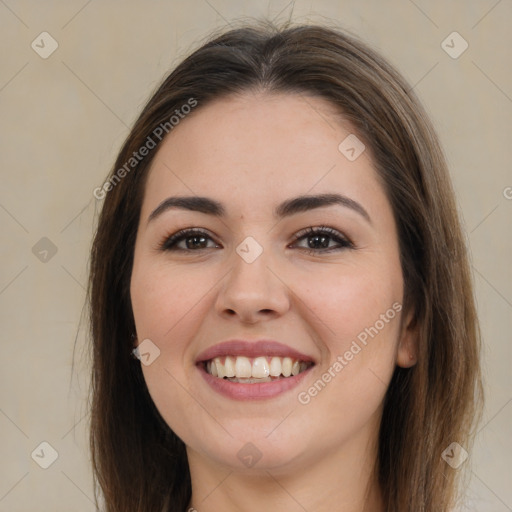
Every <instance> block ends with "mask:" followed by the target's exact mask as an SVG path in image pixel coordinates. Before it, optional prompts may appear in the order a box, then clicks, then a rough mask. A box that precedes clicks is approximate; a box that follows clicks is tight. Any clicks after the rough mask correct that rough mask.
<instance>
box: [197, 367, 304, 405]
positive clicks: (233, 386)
mask: <svg viewBox="0 0 512 512" xmlns="http://www.w3.org/2000/svg"><path fill="white" fill-rule="evenodd" d="M197 368H198V370H199V371H200V372H201V375H202V376H203V378H204V380H205V381H206V382H207V383H208V384H209V385H210V387H211V388H212V389H213V390H214V391H217V393H220V394H221V395H224V396H227V397H228V398H231V399H233V400H262V399H265V398H272V397H274V396H277V395H280V394H282V393H285V392H286V391H289V390H290V389H293V388H294V387H295V386H298V385H299V384H300V382H301V381H302V380H303V379H304V378H305V377H306V375H307V373H308V372H309V371H310V370H311V368H313V367H310V368H308V369H307V370H304V371H303V372H301V373H299V374H298V375H295V376H293V377H285V378H281V379H278V380H275V381H273V382H262V383H261V384H258V383H253V384H242V383H240V382H230V381H229V380H226V379H219V378H218V377H214V376H213V375H210V374H209V373H208V372H207V371H206V370H205V369H204V367H203V365H201V364H200V365H198V366H197Z"/></svg>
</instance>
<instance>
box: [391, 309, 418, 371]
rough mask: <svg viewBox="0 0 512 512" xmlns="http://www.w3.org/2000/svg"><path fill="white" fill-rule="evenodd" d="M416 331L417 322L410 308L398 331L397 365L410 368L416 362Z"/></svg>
mask: <svg viewBox="0 0 512 512" xmlns="http://www.w3.org/2000/svg"><path fill="white" fill-rule="evenodd" d="M418 331H419V329H418V323H417V322H416V321H415V318H414V311H413V310H412V308H411V310H410V311H409V313H408V314H407V317H406V318H405V320H404V322H403V327H402V332H401V333H400V340H399V342H398V350H397V357H396V364H397V365H398V366H400V367H402V368H410V367H411V366H414V365H415V364H416V363H417V362H418V338H419V336H418Z"/></svg>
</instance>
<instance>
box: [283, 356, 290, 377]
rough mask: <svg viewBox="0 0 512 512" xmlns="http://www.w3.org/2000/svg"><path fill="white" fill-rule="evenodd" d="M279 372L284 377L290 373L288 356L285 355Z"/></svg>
mask: <svg viewBox="0 0 512 512" xmlns="http://www.w3.org/2000/svg"><path fill="white" fill-rule="evenodd" d="M281 373H282V374H283V375H284V376H285V377H289V376H290V375H291V374H292V360H291V358H290V357H285V358H284V359H283V362H282V364H281Z"/></svg>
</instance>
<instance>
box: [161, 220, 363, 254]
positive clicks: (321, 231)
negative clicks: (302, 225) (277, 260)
mask: <svg viewBox="0 0 512 512" xmlns="http://www.w3.org/2000/svg"><path fill="white" fill-rule="evenodd" d="M198 235H203V236H204V237H206V238H209V239H212V237H211V236H210V235H209V234H208V233H207V232H206V231H203V230H201V229H197V228H188V229H182V230H180V231H178V232H177V233H174V234H173V235H171V236H169V237H166V238H165V239H164V240H163V242H162V243H161V244H160V246H159V248H160V250H162V251H176V252H198V251H203V250H206V249H210V247H202V248H200V249H182V248H178V247H176V245H177V244H178V243H179V242H181V241H182V240H186V239H187V238H190V237H193V236H198ZM319 235H327V236H328V237H329V238H331V239H332V240H333V241H335V242H336V243H338V244H339V247H330V248H327V249H307V248H305V247H300V248H299V249H300V250H302V251H304V252H306V253H307V254H319V253H330V252H333V251H340V250H343V249H354V248H355V246H354V244H353V242H352V241H351V240H349V239H348V238H347V237H346V236H344V235H342V234H341V233H340V232H339V231H337V230H335V229H333V228H330V227H329V226H318V227H308V228H306V229H303V230H301V231H299V232H298V233H296V234H295V235H294V242H297V241H299V240H301V239H302V238H309V237H313V236H319Z"/></svg>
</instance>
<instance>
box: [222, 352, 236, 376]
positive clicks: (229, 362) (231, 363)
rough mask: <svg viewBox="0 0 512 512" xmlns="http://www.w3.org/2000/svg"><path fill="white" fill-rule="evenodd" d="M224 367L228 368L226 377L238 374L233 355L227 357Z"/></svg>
mask: <svg viewBox="0 0 512 512" xmlns="http://www.w3.org/2000/svg"><path fill="white" fill-rule="evenodd" d="M224 368H225V370H226V377H234V376H235V375H236V372H235V362H234V361H233V358H232V357H229V356H228V357H226V360H225V361H224Z"/></svg>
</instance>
